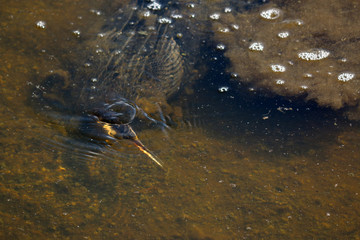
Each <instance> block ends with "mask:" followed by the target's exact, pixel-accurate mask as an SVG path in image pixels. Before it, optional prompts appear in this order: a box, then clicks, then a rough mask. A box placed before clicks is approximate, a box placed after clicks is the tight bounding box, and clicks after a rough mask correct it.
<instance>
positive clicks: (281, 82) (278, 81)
mask: <svg viewBox="0 0 360 240" xmlns="http://www.w3.org/2000/svg"><path fill="white" fill-rule="evenodd" d="M284 83H285V81H284V80H282V79H278V80H276V84H278V85H283V84H284Z"/></svg>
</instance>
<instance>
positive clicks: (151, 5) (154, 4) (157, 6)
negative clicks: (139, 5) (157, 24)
mask: <svg viewBox="0 0 360 240" xmlns="http://www.w3.org/2000/svg"><path fill="white" fill-rule="evenodd" d="M147 8H148V9H150V10H154V11H157V10H161V4H160V3H158V2H155V1H153V2H152V3H149V4H148V5H147Z"/></svg>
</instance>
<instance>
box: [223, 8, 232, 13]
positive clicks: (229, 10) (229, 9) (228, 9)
mask: <svg viewBox="0 0 360 240" xmlns="http://www.w3.org/2000/svg"><path fill="white" fill-rule="evenodd" d="M231 11H232V9H231V8H230V7H226V8H224V12H225V13H231Z"/></svg>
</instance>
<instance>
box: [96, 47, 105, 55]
mask: <svg viewBox="0 0 360 240" xmlns="http://www.w3.org/2000/svg"><path fill="white" fill-rule="evenodd" d="M95 52H96V53H97V54H100V53H103V52H104V50H102V49H101V48H98V49H96V50H95Z"/></svg>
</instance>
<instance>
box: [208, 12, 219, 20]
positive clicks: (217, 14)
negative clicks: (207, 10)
mask: <svg viewBox="0 0 360 240" xmlns="http://www.w3.org/2000/svg"><path fill="white" fill-rule="evenodd" d="M210 18H211V19H213V20H218V19H219V18H220V13H213V14H211V15H210Z"/></svg>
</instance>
